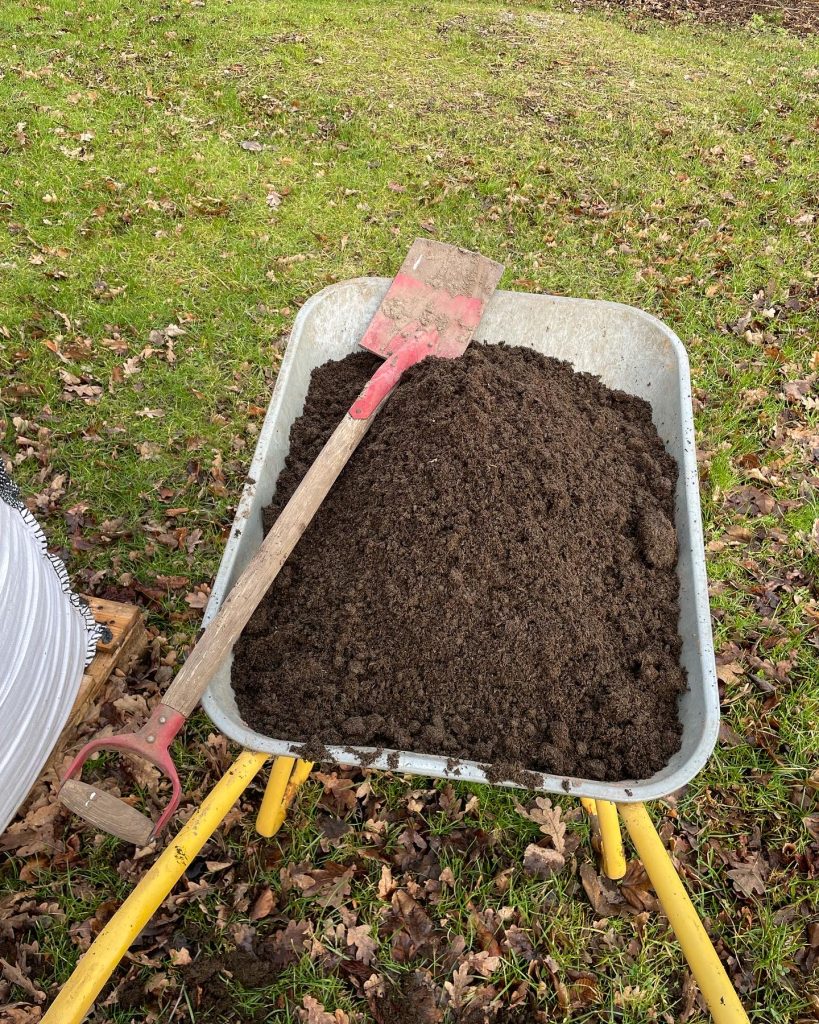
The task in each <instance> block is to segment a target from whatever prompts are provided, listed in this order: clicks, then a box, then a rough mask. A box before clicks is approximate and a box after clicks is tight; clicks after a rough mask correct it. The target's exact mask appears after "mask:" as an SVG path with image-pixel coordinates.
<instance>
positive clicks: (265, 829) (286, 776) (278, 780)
mask: <svg viewBox="0 0 819 1024" xmlns="http://www.w3.org/2000/svg"><path fill="white" fill-rule="evenodd" d="M294 765H295V767H294ZM312 770H313V762H312V761H301V760H299V761H297V760H296V759H295V758H294V757H277V758H276V760H275V761H274V762H273V767H272V768H271V769H270V778H269V779H268V780H267V789H265V791H264V796H263V797H262V805H261V807H260V808H259V813H258V815H257V817H256V829H257V831H258V832H259V834H260V835H263V836H264V837H265V838H266V839H269V838H270V837H271V836H275V834H276V833H277V832H278V831H279V829H280V828H281V827H282V825H283V824H284V819H285V818H286V817H287V809H288V808H289V807H290V805H291V804H292V803H293V800H294V798H295V796H296V793H298V791H299V788H300V786H301V785H302V783H304V782H305V781H306V779H307V776H308V775H309V774H310V772H311V771H312Z"/></svg>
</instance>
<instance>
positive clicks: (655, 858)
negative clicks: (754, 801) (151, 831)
mask: <svg viewBox="0 0 819 1024" xmlns="http://www.w3.org/2000/svg"><path fill="white" fill-rule="evenodd" d="M266 760H267V755H266V754H256V753H253V752H252V751H249V750H245V751H243V752H242V753H241V754H240V755H239V757H238V759H237V760H236V762H235V763H234V764H233V765H232V766H231V767H230V768H229V769H228V771H227V772H226V773H225V775H224V776H223V778H222V779H220V781H219V782H218V783H217V784H216V786H215V787H214V788H213V790H212V791H211V793H210V794H209V795H208V796H207V797H206V798H205V800H204V802H203V804H202V806H201V807H200V808H199V809H198V810H197V811H195V812H194V813H193V814H192V815H191V817H190V819H189V820H188V822H187V824H186V825H184V826H183V828H182V830H181V831H180V832H179V835H177V837H176V838H175V839H174V840H173V841H172V842H171V843H169V845H168V846H167V847H166V848H165V850H164V851H163V852H162V853H161V854H160V856H159V857H158V858H157V861H156V863H155V864H154V865H153V867H151V868H150V869H149V870H148V872H147V873H146V874H145V876H144V877H143V878H142V879H141V880H140V881H139V883H138V884H137V886H136V887H135V888H134V891H133V892H132V893H131V895H130V896H129V897H128V898H127V899H126V900H125V902H124V903H123V904H122V906H121V907H120V908H119V910H118V911H117V912H116V913H115V914H114V916H113V917H112V918H111V920H110V921H109V922H108V924H107V925H106V926H105V928H103V930H102V931H101V932H100V934H99V935H98V936H97V938H96V939H95V940H94V942H93V943H92V945H91V946H90V948H89V949H88V950H87V951H86V953H85V954H84V955H83V956H82V958H81V959H80V962H79V963H78V964H77V966H76V968H75V970H74V973H73V974H72V975H71V977H70V978H69V979H68V981H67V982H66V983H65V985H64V986H63V988H62V991H61V992H60V994H59V995H58V996H57V998H56V999H55V1000H54V1002H53V1003H52V1004H51V1006H50V1007H49V1009H48V1012H47V1013H46V1015H45V1016H44V1017H43V1018H42V1021H41V1024H80V1022H81V1021H82V1020H83V1018H84V1017H85V1015H86V1014H87V1013H88V1011H89V1009H90V1008H91V1007H92V1005H93V1003H94V1000H95V999H96V997H97V996H98V995H99V993H100V991H101V990H102V987H103V985H104V984H105V983H106V981H108V979H109V978H110V976H111V974H112V973H113V971H114V969H115V968H116V966H117V964H118V963H119V961H120V960H121V959H122V957H123V955H124V954H125V952H126V950H127V949H128V947H129V946H130V945H131V943H132V942H133V941H134V939H135V938H136V937H137V935H138V934H139V932H140V931H141V930H142V928H144V927H145V925H146V924H147V922H148V920H149V919H150V918H151V916H152V915H153V913H154V912H155V911H156V909H157V908H158V907H159V906H160V905H161V904H162V903H163V902H164V900H165V898H166V897H167V896H168V894H169V893H170V891H171V889H173V887H174V885H175V884H176V882H177V881H178V880H179V879H180V878H181V876H182V875H183V873H184V872H185V870H186V868H187V867H188V865H189V864H190V863H191V861H192V860H193V858H194V857H195V856H196V855H197V854H198V853H199V851H200V850H201V849H202V847H203V846H204V844H205V842H206V841H207V840H208V839H209V838H210V836H211V835H212V834H213V833H214V832H215V831H216V829H217V828H218V826H219V824H220V823H221V821H222V820H223V818H224V817H225V815H226V814H227V812H228V811H229V810H230V808H231V807H232V806H233V804H234V803H235V802H236V801H237V800H238V799H239V797H240V796H241V795H242V793H243V792H244V790H245V789H246V788H247V786H248V785H249V784H250V782H251V781H252V780H253V778H254V776H255V775H256V774H257V773H258V771H259V770H260V769H261V767H262V765H263V764H264V762H265V761H266ZM312 769H313V764H312V762H310V761H302V760H296V759H295V758H293V757H277V758H276V759H275V761H274V762H273V765H272V767H271V770H270V778H269V780H268V783H267V787H266V789H265V794H264V797H263V799H262V803H261V806H260V808H259V814H258V817H257V819H256V827H257V828H258V830H259V832H260V833H261V835H263V836H273V835H275V834H276V832H278V830H279V829H280V828H281V826H282V824H283V822H284V820H285V817H286V815H287V809H288V807H289V806H290V804H291V803H292V802H293V799H294V797H295V795H296V793H297V792H298V789H299V787H300V786H301V785H302V783H303V782H304V781H305V779H306V778H307V777H308V775H309V774H310V772H311V771H312ZM581 803H582V804H583V807H584V808H585V810H586V812H587V813H588V814H589V816H590V819H591V822H592V828H593V829H594V831H595V832H596V834H597V835H598V837H599V840H600V847H601V853H602V861H603V870H604V872H605V874H606V875H607V876H608V877H609V878H613V879H617V878H622V877H623V875H624V874H625V872H626V858H625V853H624V851H623V839H622V835H621V833H620V823H619V820H618V811H619V814H620V817H622V819H623V821H624V822H625V824H626V828H627V829H628V832H629V835H630V836H631V840H632V842H633V843H634V846H635V849H636V850H637V855H638V856H639V858H640V860H641V861H642V862H643V865H644V867H645V869H646V872H647V874H648V877H649V878H650V879H651V884H652V885H653V886H654V889H655V891H656V893H657V898H658V899H659V901H660V904H661V905H662V908H663V910H664V911H665V914H666V916H667V917H668V920H669V922H670V923H671V927H672V928H673V929H674V933H675V935H676V936H677V940H678V941H679V943H680V946H681V947H682V951H683V953H684V954H685V958H686V960H687V961H688V964H689V966H690V968H691V973H692V974H693V975H694V978H695V980H696V982H697V984H698V985H699V988H700V991H701V992H702V994H703V997H704V998H705V1001H706V1003H707V1004H708V1008H709V1010H710V1011H711V1015H712V1017H713V1019H714V1021H715V1022H716V1024H748V1017H747V1015H746V1013H745V1011H744V1010H743V1008H742V1004H741V1003H740V1001H739V997H738V996H737V994H736V992H735V991H734V988H733V986H732V985H731V981H730V979H729V977H728V975H727V974H726V972H725V969H724V967H723V966H722V964H721V963H720V959H719V957H718V956H717V953H716V950H715V949H714V947H713V945H712V944H711V940H710V939H709V937H708V934H707V932H706V931H705V929H704V928H703V926H702V923H701V922H700V920H699V918H698V917H697V912H696V910H695V908H694V905H693V903H692V902H691V900H690V898H689V897H688V894H687V893H686V891H685V888H684V887H683V884H682V881H681V880H680V877H679V875H678V874H677V872H676V870H675V868H674V865H673V863H672V861H671V858H670V857H669V855H668V852H667V851H666V849H665V847H664V846H663V843H662V840H661V839H660V837H659V835H658V834H657V831H656V829H655V828H654V825H653V824H652V821H651V818H650V817H649V815H648V811H646V809H645V807H644V806H643V804H618V805H617V806H615V805H614V804H613V803H610V802H609V801H607V800H589V799H587V798H582V799H581Z"/></svg>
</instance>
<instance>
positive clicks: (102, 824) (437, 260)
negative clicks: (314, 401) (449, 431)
mask: <svg viewBox="0 0 819 1024" xmlns="http://www.w3.org/2000/svg"><path fill="white" fill-rule="evenodd" d="M502 273H503V267H502V266H501V264H500V263H496V262H495V261H494V260H489V259H486V258H485V257H483V256H481V255H479V254H478V253H475V252H469V251H468V250H466V249H460V248H458V247H457V246H454V245H445V244H443V243H442V242H434V241H430V240H427V239H421V238H419V239H416V240H415V241H414V242H413V244H412V246H411V247H410V250H409V253H408V254H407V257H406V259H405V260H404V262H403V264H402V265H401V269H400V270H399V271H398V273H397V274H396V276H395V278H394V279H393V281H392V284H391V285H390V287H389V289H388V290H387V294H386V295H385V296H384V299H383V301H382V303H381V305H380V307H379V308H378V310H377V311H376V314H375V316H374V317H373V319H372V321H371V323H370V325H369V327H368V328H367V330H366V332H365V334H364V337H363V338H362V339H361V345H362V346H363V347H364V348H366V349H369V350H370V351H371V352H375V353H376V354H377V355H380V356H382V357H383V358H384V362H383V363H382V364H381V365H380V366H379V367H378V369H377V370H376V371H375V373H374V374H373V376H372V377H371V378H370V380H369V382H368V383H367V384H366V386H365V387H364V389H363V391H362V392H361V394H360V395H359V396H358V398H357V399H356V400H355V402H354V403H353V405H352V407H351V408H350V411H349V412H348V413H347V414H346V415H345V417H344V419H343V420H342V421H341V423H339V425H338V426H337V427H336V429H335V431H334V432H333V434H332V436H331V437H330V439H329V440H328V442H327V444H326V445H325V446H324V448H323V449H322V450H321V452H320V454H319V456H318V458H317V459H316V461H315V462H314V463H313V465H312V466H311V467H310V469H309V470H308V471H307V473H306V474H305V476H304V478H303V479H302V481H301V483H300V484H299V486H298V487H297V488H296V490H295V492H294V494H293V496H292V497H291V499H290V501H289V502H288V503H287V505H285V507H284V509H283V510H282V512H281V514H280V515H279V518H278V519H277V520H276V522H275V523H274V524H273V527H272V529H271V530H270V532H269V533H268V535H267V536H266V537H265V539H264V541H263V542H262V545H261V547H260V548H259V550H258V551H257V552H256V554H255V555H254V556H253V559H252V560H251V561H250V563H249V564H248V566H247V568H246V569H245V571H244V572H243V573H242V575H241V576H240V577H239V579H238V580H237V581H236V583H234V585H233V587H232V588H231V590H230V593H229V594H228V595H227V597H226V598H225V601H224V602H223V604H222V606H221V607H220V609H219V611H218V613H217V614H216V615H215V616H214V618H213V619H212V620H211V621H210V623H209V625H208V627H207V629H206V630H205V632H204V633H203V635H202V637H201V639H200V640H199V642H198V643H197V644H196V646H195V647H194V648H193V650H192V651H191V653H190V654H189V655H188V658H187V660H186V661H185V664H184V665H183V666H182V668H181V669H180V671H179V673H178V674H177V676H176V679H175V680H174V681H173V683H172V684H171V686H170V687H169V689H168V691H167V692H166V693H165V696H164V698H163V700H162V703H161V704H159V705H158V706H157V707H156V708H155V709H154V712H153V714H152V715H151V717H150V719H149V720H148V722H147V723H146V724H145V725H144V726H143V727H142V728H141V729H140V730H139V731H138V732H133V733H124V734H120V735H117V736H107V737H105V738H104V739H98V740H92V741H91V742H90V743H88V744H86V746H85V747H83V749H82V750H81V751H80V752H79V754H78V755H77V757H76V758H75V759H74V761H73V762H72V764H71V765H70V766H69V768H68V771H67V772H66V775H65V779H64V781H63V785H62V789H61V790H60V800H61V801H62V802H63V803H64V804H65V806H66V807H68V808H69V809H70V810H72V811H74V812H75V813H76V814H79V815H80V816H81V817H83V818H85V819H86V821H88V822H90V823H91V824H92V825H95V826H96V827H97V828H99V829H101V830H103V831H105V832H110V833H111V834H112V835H115V836H119V837H120V838H121V839H124V840H126V841H127V842H132V843H137V844H138V845H144V844H145V843H147V842H148V841H149V840H150V839H152V838H153V837H154V836H155V835H156V834H157V832H159V831H160V829H162V828H163V827H164V825H166V824H167V822H168V820H169V819H170V817H171V815H172V814H173V812H174V811H175V810H176V807H177V805H178V803H179V798H180V795H181V786H180V782H179V775H178V773H177V771H176V767H175V765H174V763H173V760H172V758H171V755H170V750H169V746H170V743H171V741H172V740H173V738H174V737H175V736H176V734H177V733H178V732H179V730H180V729H181V728H182V726H183V725H184V723H185V721H186V720H187V718H188V716H189V715H190V714H191V713H192V711H193V710H194V708H195V707H196V705H197V704H198V703H199V700H200V698H201V697H202V694H203V693H204V692H205V690H206V689H207V688H208V684H209V683H210V680H211V678H212V677H213V674H214V673H215V672H216V670H217V669H218V668H219V666H220V665H221V664H222V662H223V661H224V659H225V658H226V657H227V656H228V654H229V653H230V651H231V649H232V648H233V645H234V644H235V643H236V641H237V640H238V639H239V636H240V635H241V632H242V630H243V629H244V627H245V626H246V625H247V623H248V621H249V619H250V617H251V615H252V614H253V612H254V611H255V610H256V608H257V606H258V604H259V602H260V601H261V600H262V598H263V597H264V595H265V594H266V592H267V590H268V588H269V587H270V585H271V583H272V582H273V581H274V580H275V578H276V576H277V575H278V573H279V570H280V569H281V567H282V566H283V565H284V563H285V561H286V560H287V558H288V556H289V555H290V553H291V551H292V550H293V548H295V546H296V544H297V543H298V541H299V539H300V538H301V536H302V534H303V533H304V531H305V530H306V529H307V527H308V526H309V525H310V522H311V521H312V519H313V516H314V515H315V514H316V511H317V510H318V508H319V506H320V505H321V503H322V502H323V501H324V499H325V497H326V496H327V494H328V493H329V491H330V488H331V487H332V486H333V484H334V483H335V481H336V479H337V478H338V475H339V473H340V472H341V470H342V469H343V468H344V466H345V465H346V464H347V461H348V460H349V458H350V456H351V455H352V453H353V452H354V451H355V449H356V448H357V447H358V445H359V443H360V442H361V440H362V438H363V437H364V435H365V434H366V433H367V431H368V430H369V428H370V425H371V423H372V422H373V419H374V418H375V416H376V414H377V413H378V410H379V409H380V408H381V406H382V405H383V404H384V402H385V400H386V399H387V397H388V396H389V394H390V392H391V391H392V389H393V388H394V387H395V385H396V384H397V383H398V381H399V379H400V377H401V374H402V373H403V372H404V371H405V370H406V369H408V368H409V367H410V366H412V365H414V364H415V363H418V362H420V361H421V360H422V359H426V358H427V357H428V356H437V357H440V358H444V359H454V358H456V357H457V356H460V355H462V354H463V353H464V351H465V350H466V347H467V345H468V344H469V342H470V340H471V339H472V335H473V333H474V331H475V328H476V327H477V326H478V324H479V323H480V319H481V316H482V315H483V311H484V308H485V306H486V303H487V301H488V299H489V297H490V296H491V295H492V293H493V292H494V290H495V288H496V287H497V284H498V281H499V280H500V276H501V274H502ZM97 750H114V751H120V752H122V753H126V754H128V755H130V756H132V757H143V758H145V759H146V760H147V761H149V762H150V763H151V764H153V765H154V766H155V767H157V768H158V769H159V770H160V771H161V772H162V773H163V774H164V775H165V776H167V778H168V779H169V780H170V782H171V786H172V791H171V797H170V800H169V801H168V804H167V805H166V806H165V808H164V810H163V812H162V814H161V815H160V817H159V819H158V820H157V821H156V822H153V821H152V820H151V819H150V818H149V817H148V816H147V815H145V814H143V813H142V812H141V811H139V810H137V808H136V807H134V806H132V804H131V803H130V802H128V801H126V800H123V799H121V798H120V797H117V796H114V795H112V794H110V793H106V792H105V791H104V790H101V789H99V788H98V787H97V786H93V785H89V784H88V783H85V782H81V781H80V780H79V779H78V778H75V776H77V775H78V774H79V773H80V772H81V770H82V766H83V764H84V763H85V761H86V760H87V758H88V757H89V755H90V754H93V753H94V752H95V751H97Z"/></svg>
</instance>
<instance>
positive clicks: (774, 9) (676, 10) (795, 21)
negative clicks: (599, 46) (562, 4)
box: [571, 0, 819, 35]
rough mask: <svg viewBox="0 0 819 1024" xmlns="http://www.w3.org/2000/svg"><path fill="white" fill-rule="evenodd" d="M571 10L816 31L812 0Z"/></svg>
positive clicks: (589, 1) (577, 2) (580, 4)
mask: <svg viewBox="0 0 819 1024" xmlns="http://www.w3.org/2000/svg"><path fill="white" fill-rule="evenodd" d="M571 5H572V7H574V8H575V10H582V9H584V8H597V9H601V8H602V9H603V10H607V11H619V12H623V13H625V14H627V15H629V16H634V15H636V16H643V17H651V18H658V19H659V20H661V21H670V22H672V23H676V22H690V21H696V22H699V23H700V24H704V25H711V24H728V25H738V26H746V25H748V23H749V22H751V23H752V24H753V22H752V19H753V18H754V17H756V19H760V20H761V21H758V22H757V23H758V24H761V26H767V27H770V28H780V27H781V28H785V29H787V30H788V31H789V32H793V33H795V34H796V35H812V34H813V33H814V32H817V31H819V4H817V2H816V0H571Z"/></svg>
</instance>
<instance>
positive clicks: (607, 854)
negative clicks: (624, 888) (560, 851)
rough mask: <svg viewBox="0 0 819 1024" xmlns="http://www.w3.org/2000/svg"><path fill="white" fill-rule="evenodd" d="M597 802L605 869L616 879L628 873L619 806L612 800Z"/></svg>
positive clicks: (609, 875) (607, 873) (607, 875)
mask: <svg viewBox="0 0 819 1024" xmlns="http://www.w3.org/2000/svg"><path fill="white" fill-rule="evenodd" d="M596 804H597V824H598V826H599V828H600V845H601V846H602V848H603V871H604V872H605V874H606V877H607V878H611V879H614V880H615V881H616V880H617V879H618V878H622V877H623V875H624V874H625V873H626V855H625V853H624V852H623V836H622V835H621V833H620V822H619V820H618V818H617V808H616V807H615V806H614V804H613V803H612V802H611V801H610V800H597V801H596Z"/></svg>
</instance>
